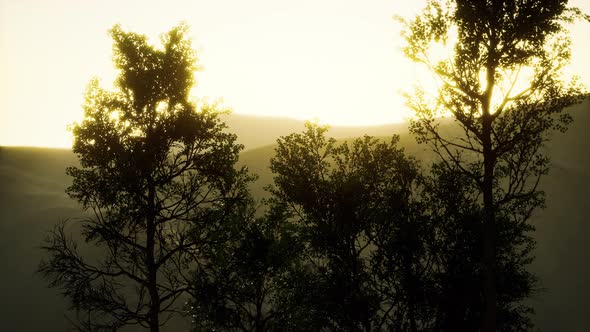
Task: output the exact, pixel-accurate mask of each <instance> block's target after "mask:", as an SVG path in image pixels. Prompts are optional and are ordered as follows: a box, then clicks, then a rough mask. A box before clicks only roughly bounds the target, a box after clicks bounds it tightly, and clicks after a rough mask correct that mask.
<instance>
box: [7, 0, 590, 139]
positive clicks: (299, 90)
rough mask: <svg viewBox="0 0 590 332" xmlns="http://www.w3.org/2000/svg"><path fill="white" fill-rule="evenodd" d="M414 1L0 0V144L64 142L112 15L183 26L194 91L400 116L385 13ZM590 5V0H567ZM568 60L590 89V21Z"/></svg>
mask: <svg viewBox="0 0 590 332" xmlns="http://www.w3.org/2000/svg"><path fill="white" fill-rule="evenodd" d="M423 4H424V2H423V1H419V0H411V1H410V0H403V1H401V0H248V1H245V0H166V1H147V0H101V1H99V0H51V1H50V0H0V50H1V51H0V72H1V76H0V145H35V146H59V147H67V146H69V145H70V137H69V133H68V132H67V130H66V127H67V125H68V124H69V123H71V122H73V121H77V120H79V119H80V118H81V115H82V110H81V107H80V105H81V104H82V92H83V91H84V89H85V87H86V84H87V83H88V82H89V80H90V79H91V78H92V77H93V76H98V77H100V78H101V79H102V81H103V83H104V84H105V85H108V84H110V83H111V82H112V81H113V79H114V77H115V71H114V69H113V68H112V63H111V45H112V44H111V40H110V38H109V36H108V34H107V30H108V29H109V28H110V27H112V26H113V25H114V24H116V23H120V24H122V25H123V27H125V28H126V29H130V30H133V31H136V32H140V33H144V34H147V35H148V36H150V37H151V38H153V40H154V41H157V38H158V36H159V35H160V34H161V33H162V32H166V31H168V30H169V29H170V28H171V27H172V26H174V25H176V24H177V23H178V22H180V21H185V22H187V23H188V24H189V26H190V27H191V34H192V37H193V46H194V47H195V48H196V50H197V52H198V56H199V60H200V65H201V66H202V67H204V70H203V71H201V72H198V73H197V82H198V86H197V89H196V94H197V95H198V96H201V97H202V96H208V97H210V98H211V99H213V100H215V99H216V98H220V97H223V100H224V103H225V104H226V105H227V106H230V107H232V108H233V110H234V112H236V113H244V114H259V115H271V116H287V117H294V118H300V119H301V118H306V119H307V118H315V119H318V120H320V121H322V122H327V123H331V124H336V125H366V124H377V123H387V122H398V121H401V120H403V119H404V118H407V117H408V116H409V113H408V111H407V110H405V108H404V106H403V105H404V102H403V99H402V98H401V97H400V91H402V90H409V89H410V87H411V84H412V83H413V82H414V80H415V79H416V75H417V71H416V70H415V67H416V66H415V65H414V64H412V63H411V62H409V61H408V60H406V59H405V58H404V57H403V54H402V53H401V51H400V45H401V38H400V37H399V28H400V27H399V25H398V24H397V23H395V22H394V21H393V20H392V16H393V15H402V16H409V15H413V14H415V13H416V12H417V11H418V10H419V9H420V8H422V6H423ZM570 4H571V5H575V6H579V7H582V8H583V9H585V11H586V12H590V0H577V1H570ZM572 33H573V38H574V45H573V48H574V49H573V59H572V60H573V65H572V67H571V69H570V70H571V71H573V72H576V73H578V74H579V75H581V76H582V80H583V82H584V83H585V84H586V86H589V87H590V65H589V64H588V61H589V60H588V59H590V43H589V41H590V24H583V23H579V24H578V25H576V26H575V27H573V28H572Z"/></svg>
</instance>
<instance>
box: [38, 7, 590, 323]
mask: <svg viewBox="0 0 590 332" xmlns="http://www.w3.org/2000/svg"><path fill="white" fill-rule="evenodd" d="M566 4H567V1H540V0H538V1H524V2H518V3H517V4H516V3H514V2H509V1H456V2H451V3H449V4H447V6H443V5H441V4H440V3H439V2H437V1H431V2H429V3H428V6H427V8H426V9H425V11H424V12H423V13H422V14H420V15H419V16H417V17H416V18H415V19H414V20H412V21H403V20H402V21H403V22H404V24H405V26H406V30H405V37H406V41H407V47H406V49H405V52H406V54H407V55H408V56H409V57H410V58H411V59H413V60H414V61H416V62H418V63H421V64H423V65H426V66H427V68H428V69H430V70H431V71H432V72H433V73H434V74H435V75H436V76H437V77H438V78H439V79H440V82H441V83H442V87H441V89H440V90H439V91H438V92H437V95H436V96H434V97H433V98H430V97H428V95H427V94H426V93H425V92H424V91H416V93H415V94H414V95H412V96H409V99H408V104H409V106H410V107H412V108H413V109H414V110H415V111H416V118H415V120H414V121H413V122H412V125H411V132H412V133H413V134H414V136H415V137H416V139H417V140H418V142H419V143H425V144H427V145H429V146H430V147H431V148H432V150H433V151H434V152H435V153H436V155H437V156H438V159H437V160H435V161H434V162H433V163H432V164H431V165H424V164H421V163H420V162H419V161H418V160H416V159H414V158H412V157H411V156H408V155H406V154H405V153H404V151H403V149H401V148H399V147H398V141H399V138H398V136H395V135H394V136H393V137H391V138H388V139H385V140H383V139H382V138H373V137H370V136H365V137H362V138H357V139H351V140H349V141H346V142H337V141H336V140H335V139H333V138H330V137H329V136H328V134H327V131H328V129H327V128H326V127H322V126H318V125H315V124H312V123H307V124H306V127H305V130H304V131H303V132H301V133H293V134H291V135H288V136H285V137H281V138H280V139H279V140H278V141H277V148H276V151H275V152H276V153H275V156H274V157H273V158H272V159H271V160H270V169H271V171H272V172H273V175H274V180H273V184H272V185H270V186H269V187H268V188H267V191H268V193H269V198H268V199H265V200H263V201H258V200H257V198H256V197H253V196H252V195H251V193H250V192H249V185H251V184H252V183H253V182H254V181H256V175H255V174H251V173H250V172H249V171H248V170H247V169H246V168H237V167H236V162H237V161H238V156H239V153H240V151H241V150H242V149H243V146H241V145H239V144H237V143H236V136H235V135H234V134H231V128H227V126H226V125H225V124H224V123H223V122H222V121H221V120H220V114H222V113H223V112H224V111H223V110H220V109H219V107H218V106H217V105H215V104H207V103H205V102H203V101H201V100H194V99H191V97H190V96H189V92H190V90H191V88H192V86H193V85H194V77H193V72H194V71H195V69H196V68H197V66H196V63H197V58H196V55H195V53H194V51H193V50H192V47H191V43H190V40H188V39H187V37H186V30H187V27H186V26H184V25H180V26H178V27H176V28H174V29H172V30H171V31H169V32H168V33H166V34H164V35H163V36H162V46H161V47H160V48H157V47H154V46H153V45H151V44H149V43H148V40H147V38H146V37H145V36H143V35H140V34H137V33H131V32H126V31H123V30H122V29H121V28H120V27H119V26H115V27H114V28H113V29H112V30H111V31H110V33H111V36H112V38H113V40H114V46H113V50H114V64H115V66H116V68H117V69H118V70H119V76H118V78H117V80H116V82H115V89H114V90H112V91H110V90H106V89H104V88H102V87H101V86H100V84H99V82H98V81H96V80H95V81H92V82H91V83H90V84H89V86H88V89H87V91H86V97H85V104H84V120H83V121H81V122H80V123H77V124H76V125H74V126H73V128H72V132H73V135H74V144H73V151H74V153H76V155H77V156H78V158H79V161H80V166H79V167H70V168H68V169H67V174H68V175H70V176H71V177H72V178H73V183H72V185H71V186H70V187H69V188H68V190H67V193H68V195H69V196H70V197H71V198H72V199H73V200H76V201H77V202H79V203H80V204H81V206H82V207H83V208H84V209H85V210H86V211H87V218H85V219H81V220H75V221H74V220H70V221H66V222H63V223H61V224H59V225H57V226H56V227H55V228H54V229H53V231H51V232H50V233H49V234H48V235H47V238H46V241H45V242H44V244H43V249H44V250H45V252H46V254H47V255H46V258H45V259H44V260H43V261H42V262H41V265H40V267H39V272H40V273H41V275H42V276H43V277H44V278H46V279H47V280H48V281H49V283H50V286H52V287H58V288H60V289H61V290H62V291H63V294H64V296H66V297H67V298H68V299H69V300H70V304H71V310H72V312H71V314H72V315H71V321H72V324H73V325H74V326H75V327H76V328H77V329H79V330H82V331H98V330H105V331H111V330H117V329H119V328H123V327H125V326H129V325H138V326H141V327H143V328H146V329H149V330H150V331H159V330H160V329H161V327H163V326H166V324H169V323H170V322H173V321H175V320H186V321H188V322H190V326H191V329H193V330H195V331H411V332H417V331H527V330H530V329H531V328H532V319H531V315H532V313H533V312H532V309H531V307H530V306H529V305H527V303H526V302H525V300H526V299H527V298H528V297H530V296H531V294H532V293H533V292H534V291H535V288H536V285H537V284H536V278H535V276H534V275H532V274H531V273H530V272H528V271H527V265H528V264H529V263H531V262H532V260H533V249H534V246H535V243H534V240H533V239H532V237H531V232H532V231H533V230H534V228H533V227H532V226H531V225H530V223H528V221H529V219H530V217H531V215H532V213H533V212H534V211H535V210H536V209H538V208H540V207H542V206H543V204H544V195H543V192H542V191H540V190H539V189H538V188H537V185H538V183H539V179H540V178H541V177H542V176H543V175H545V174H546V173H547V170H548V162H549V160H548V157H547V156H546V155H545V154H544V152H543V147H544V144H545V142H546V141H547V140H548V139H549V134H550V133H551V132H552V131H554V130H562V131H565V129H566V128H567V125H568V124H569V122H571V118H570V117H569V116H568V115H567V114H562V113H561V111H562V110H563V109H564V108H566V107H567V106H570V105H572V104H574V103H576V102H578V101H579V100H581V96H582V95H583V90H582V88H581V87H579V86H578V85H576V84H575V82H574V83H572V84H569V83H567V82H562V81H560V80H559V79H558V74H559V72H560V70H561V68H562V66H563V64H564V63H566V62H567V60H568V57H569V53H568V45H569V44H568V42H567V41H568V39H567V38H565V37H564V36H563V33H564V31H565V30H564V28H563V26H562V23H563V22H571V21H572V20H573V19H574V18H577V17H582V16H583V15H582V14H581V13H580V12H579V10H577V9H571V8H567V7H566ZM454 30H456V31H457V32H458V38H457V39H458V41H457V44H456V45H455V55H454V57H453V58H452V59H450V60H446V61H441V62H439V63H431V62H430V58H429V57H428V53H429V46H430V44H432V43H433V42H439V41H445V40H447V38H448V36H449V35H450V34H451V33H452V31H454ZM457 68H460V69H457ZM523 68H524V69H525V70H526V69H527V68H528V69H531V70H532V74H531V75H532V78H531V79H530V82H528V83H529V84H528V85H527V86H526V87H525V88H524V89H523V90H521V91H512V90H513V88H514V86H515V83H514V82H516V81H515V79H514V76H513V74H514V73H519V72H520V70H521V69H523ZM482 77H485V78H483V79H482ZM506 86H508V88H509V89H508V90H505V89H504V87H506ZM518 88H520V86H519V87H518ZM498 91H504V92H503V93H505V94H500V99H498V100H497V101H496V99H493V95H492V94H493V93H496V92H498ZM505 91H508V92H505ZM494 97H496V98H498V97H497V96H494ZM429 98H430V99H429ZM449 113H450V114H451V115H452V119H453V120H454V121H455V124H456V125H457V127H458V128H460V129H461V130H459V131H458V132H459V133H460V134H459V136H449V135H448V133H447V132H445V131H444V130H442V129H440V127H439V122H440V118H439V117H438V115H442V114H449ZM79 236H81V239H82V241H79V240H78V237H79Z"/></svg>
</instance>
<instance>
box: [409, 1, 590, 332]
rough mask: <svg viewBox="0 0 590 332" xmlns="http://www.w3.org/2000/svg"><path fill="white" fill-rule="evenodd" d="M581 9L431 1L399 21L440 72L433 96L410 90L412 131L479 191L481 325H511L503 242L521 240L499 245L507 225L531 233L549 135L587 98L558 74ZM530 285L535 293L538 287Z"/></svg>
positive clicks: (412, 53) (558, 4) (413, 50)
mask: <svg viewBox="0 0 590 332" xmlns="http://www.w3.org/2000/svg"><path fill="white" fill-rule="evenodd" d="M582 17H583V18H586V19H588V16H584V15H583V14H582V13H581V12H580V11H579V10H578V9H576V8H568V7H567V1H566V0H551V1H544V0H543V1H542V0H530V1H489V0H480V1H463V0H457V1H429V2H428V5H427V7H426V9H425V10H424V12H423V13H422V14H420V15H418V16H417V17H416V18H414V19H413V20H411V21H406V20H403V19H401V21H402V22H403V23H404V24H405V26H406V29H405V32H404V36H405V39H406V42H407V46H406V47H405V53H406V55H407V56H408V57H409V58H410V59H412V60H414V61H416V62H418V63H420V64H422V65H424V66H425V67H426V68H427V69H428V70H429V71H430V72H431V73H432V74H434V77H435V79H436V82H437V83H438V86H439V87H440V88H439V89H438V91H437V94H436V95H434V96H429V95H428V93H427V92H426V91H424V90H422V89H417V91H416V92H415V93H414V94H413V95H409V96H408V105H409V106H410V107H412V108H413V109H414V110H415V114H416V120H414V121H413V122H412V125H411V132H412V133H413V134H414V135H415V136H416V139H417V140H418V142H420V143H427V144H429V145H430V146H431V147H432V149H433V150H434V151H435V152H436V153H437V154H438V156H439V157H440V159H441V160H442V162H443V165H445V167H447V168H448V169H449V170H451V169H452V170H460V171H461V172H462V173H463V174H464V175H465V176H467V177H468V178H469V179H470V181H472V184H471V186H475V187H476V188H478V190H479V192H480V193H481V199H480V202H479V204H478V205H479V206H480V207H481V209H482V210H481V211H482V220H483V225H482V228H481V236H479V237H478V239H480V241H481V252H482V255H481V259H480V261H479V262H480V264H481V267H482V269H483V274H482V275H481V280H482V286H481V289H482V291H483V299H482V300H483V301H484V304H485V310H484V314H483V317H482V322H481V324H482V325H481V327H482V331H495V330H504V328H505V327H503V326H497V328H496V322H498V323H500V322H501V317H500V316H498V315H501V313H500V312H497V310H498V308H499V307H500V306H502V305H506V304H505V303H503V302H504V301H505V300H506V299H505V298H503V297H502V296H503V294H501V293H500V287H502V285H501V284H500V283H502V280H504V279H505V277H507V276H505V275H502V274H503V273H504V272H505V271H503V270H502V266H499V264H500V261H501V260H502V259H503V257H504V256H503V255H504V253H503V252H502V250H504V249H505V250H509V251H510V252H513V253H514V251H517V250H518V249H517V248H520V243H519V241H517V240H515V242H513V243H511V245H512V246H513V247H512V248H510V246H508V247H504V249H501V248H500V247H501V246H502V245H503V244H502V243H501V242H502V241H503V240H504V239H502V235H501V232H504V231H507V232H514V233H517V234H518V233H520V234H519V235H516V237H517V238H526V235H525V234H524V233H525V232H526V231H528V230H530V229H531V227H530V226H528V227H525V226H523V225H524V224H526V222H527V221H528V219H529V217H530V216H531V213H532V212H533V211H534V210H535V209H536V208H539V207H542V206H543V204H544V199H543V192H542V191H540V190H539V189H538V184H539V181H540V178H541V176H543V175H545V174H546V173H547V171H548V165H549V160H548V158H547V156H546V154H545V152H544V151H543V146H544V143H545V142H546V141H547V140H548V139H549V137H550V133H551V132H552V131H553V130H560V131H565V130H566V129H567V125H568V124H569V123H570V122H571V117H570V116H569V115H568V114H564V113H562V110H563V109H564V108H566V107H567V106H570V105H572V104H575V103H577V102H579V101H580V100H581V97H582V96H583V90H582V88H581V87H580V86H579V85H578V84H577V82H576V80H575V79H574V80H573V81H571V82H566V81H564V80H563V79H562V78H561V75H560V73H561V70H562V69H563V67H564V66H565V65H566V64H567V63H568V60H569V58H570V51H569V45H570V41H569V38H568V36H567V30H566V27H565V25H564V24H566V23H569V22H572V21H573V20H574V19H576V18H582ZM436 44H443V46H447V44H451V45H449V47H452V55H451V57H450V58H449V59H442V60H440V61H438V60H436V59H435V57H434V51H433V46H434V45H436ZM447 114H450V115H452V119H453V121H454V123H455V124H456V125H457V126H458V127H459V128H460V132H461V135H457V136H453V135H448V133H445V132H444V131H443V130H441V128H440V127H439V124H440V120H439V118H438V116H440V115H447ZM506 225H512V226H510V227H509V228H508V229H504V226H506ZM522 250H525V252H526V250H529V249H528V247H526V246H525V248H524V249H522ZM523 254H524V252H523ZM527 262H529V260H528V259H527V260H524V261H521V262H520V263H522V264H525V263H527ZM523 268H524V267H522V266H521V267H519V269H523ZM529 281H530V279H529ZM523 290H528V292H530V290H531V285H530V284H529V285H527V286H526V287H524V288H523ZM525 295H528V294H525ZM520 299H522V297H521V296H518V297H516V298H512V300H511V301H514V302H515V303H514V304H513V305H517V302H518V300H520ZM523 314H524V313H523ZM523 319H524V318H523Z"/></svg>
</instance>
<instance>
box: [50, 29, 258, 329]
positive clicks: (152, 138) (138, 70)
mask: <svg viewBox="0 0 590 332" xmlns="http://www.w3.org/2000/svg"><path fill="white" fill-rule="evenodd" d="M186 32H187V27H186V26H184V25H180V26H178V27H175V28H173V29H172V30H170V31H169V32H168V33H166V34H164V35H163V36H162V39H161V42H162V47H161V48H156V47H154V46H152V45H150V44H149V43H148V40H147V38H146V37H145V36H143V35H140V34H136V33H131V32H125V31H123V30H122V29H121V28H120V27H119V26H115V27H114V28H113V29H112V30H110V34H111V37H112V38H113V40H114V46H113V50H114V63H115V66H116V68H117V69H118V70H119V76H118V78H117V80H116V82H115V89H114V90H112V91H108V90H105V89H103V88H101V87H100V86H99V83H98V81H97V80H93V81H92V82H91V83H90V84H89V86H88V89H87V91H86V98H85V104H84V119H83V120H82V122H80V123H77V124H75V125H74V126H73V129H72V132H73V134H74V144H73V151H74V152H75V153H76V154H77V156H78V158H79V161H80V165H81V166H80V167H70V168H68V169H67V173H68V174H69V175H71V176H72V177H73V183H72V185H71V186H70V187H69V188H68V189H67V193H68V194H69V196H70V197H71V198H72V199H75V200H77V201H78V202H79V203H81V205H82V207H83V208H84V209H85V210H88V211H89V212H90V213H89V217H88V218H86V219H83V220H80V221H79V223H77V224H76V225H79V227H80V228H81V232H82V234H83V236H84V241H85V242H86V243H87V244H88V245H90V247H91V248H92V247H95V249H93V250H92V254H86V255H83V254H82V253H81V251H79V250H78V243H76V242H75V241H73V240H72V238H71V237H70V236H68V231H67V228H66V225H65V224H60V225H58V226H56V227H55V229H54V230H53V231H52V232H51V233H49V235H48V237H47V240H46V242H45V244H44V246H43V249H44V250H45V251H46V252H47V254H48V258H47V259H46V260H44V261H42V262H41V265H40V267H39V272H40V273H41V274H42V275H43V276H44V277H45V278H46V279H47V280H48V281H49V282H50V285H51V286H53V287H59V288H61V289H62V290H63V294H64V295H65V296H66V297H68V298H69V299H70V300H71V308H72V309H74V310H76V312H77V313H78V320H79V322H78V323H77V325H78V328H79V329H81V330H92V331H95V330H116V329H118V328H119V327H122V326H124V325H128V324H139V325H141V326H143V327H145V328H148V327H149V329H150V331H158V330H159V328H160V326H161V325H163V324H164V323H165V322H166V321H167V320H168V319H170V318H171V317H173V316H174V315H176V314H179V313H182V312H183V311H184V309H183V305H184V300H183V297H184V294H185V293H186V292H187V291H188V290H189V289H190V288H191V281H192V278H193V275H194V273H198V271H199V267H198V266H199V264H200V263H201V260H202V259H203V255H202V252H204V251H207V250H208V248H210V247H211V246H213V245H215V243H216V241H219V240H218V239H219V238H222V236H223V229H224V223H226V222H231V218H230V217H231V215H232V213H233V212H232V211H233V210H234V209H236V208H237V207H239V206H240V204H242V202H243V201H244V200H245V198H246V197H247V195H246V191H245V186H246V183H247V182H248V181H249V180H250V177H249V176H248V175H247V173H246V172H245V171H244V170H236V169H235V168H234V164H235V162H236V161H237V159H238V153H239V151H240V150H241V149H242V146H241V145H238V144H236V143H235V139H236V137H235V135H232V134H229V133H226V132H225V128H226V127H225V125H224V124H223V123H221V122H220V120H219V118H218V112H217V111H216V109H215V107H214V106H211V105H206V104H203V103H201V104H200V105H198V104H197V103H196V102H194V101H191V100H190V99H189V91H190V89H191V88H192V86H193V84H194V78H193V72H194V70H195V69H196V66H195V63H196V57H195V54H194V52H193V50H192V49H191V44H190V41H189V40H188V39H187V37H186ZM72 226H75V225H72ZM195 271H197V272H195ZM86 314H87V315H86Z"/></svg>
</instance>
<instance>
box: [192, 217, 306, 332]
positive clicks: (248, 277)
mask: <svg viewBox="0 0 590 332" xmlns="http://www.w3.org/2000/svg"><path fill="white" fill-rule="evenodd" d="M243 212H244V213H242V214H239V215H236V222H235V223H234V225H233V226H234V227H232V228H228V229H227V231H226V234H227V237H226V241H224V242H219V243H218V245H217V246H215V247H213V248H212V249H213V250H210V251H208V252H207V253H205V255H207V256H208V259H207V261H208V262H209V264H206V266H205V267H204V270H205V271H206V273H200V274H197V275H196V278H195V281H194V290H193V291H192V293H191V294H193V299H192V303H191V310H190V313H191V315H192V317H193V325H194V329H195V330H196V331H210V330H215V331H257V332H263V331H276V330H284V329H285V326H284V325H286V324H285V322H286V321H287V320H289V319H288V317H286V316H288V315H290V312H289V310H287V307H286V306H285V305H284V304H283V303H282V301H283V299H282V296H283V294H284V292H286V291H287V290H288V289H292V288H293V287H294V286H295V284H293V283H291V281H293V278H292V274H293V272H294V271H296V270H297V267H296V266H295V264H296V263H297V261H296V259H297V258H298V255H299V254H300V252H301V251H302V249H303V248H302V243H301V241H300V240H299V239H298V238H297V233H296V232H295V229H294V228H293V227H292V225H290V224H289V223H286V222H285V219H284V217H283V214H282V212H281V211H278V210H269V211H268V214H267V215H266V216H264V217H259V218H255V216H254V212H255V211H254V209H253V208H250V209H247V210H244V211H243Z"/></svg>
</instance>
